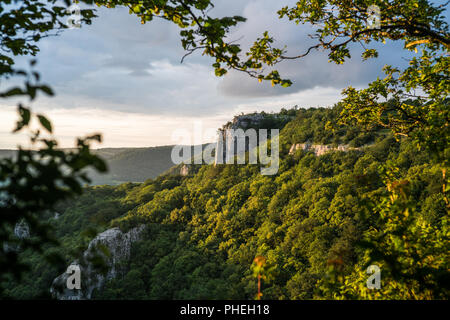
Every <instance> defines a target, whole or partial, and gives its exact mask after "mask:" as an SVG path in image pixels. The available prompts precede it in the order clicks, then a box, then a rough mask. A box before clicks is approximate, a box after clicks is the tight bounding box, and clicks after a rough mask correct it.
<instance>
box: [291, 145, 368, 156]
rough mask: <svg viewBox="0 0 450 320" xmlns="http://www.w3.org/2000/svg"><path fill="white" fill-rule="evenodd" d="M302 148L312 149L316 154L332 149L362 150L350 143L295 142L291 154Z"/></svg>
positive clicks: (305, 149)
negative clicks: (335, 144) (334, 145)
mask: <svg viewBox="0 0 450 320" xmlns="http://www.w3.org/2000/svg"><path fill="white" fill-rule="evenodd" d="M299 149H302V150H303V151H312V152H313V153H314V154H315V155H316V156H321V155H324V154H325V153H327V152H330V151H344V152H347V151H350V150H361V148H351V147H349V146H348V145H345V144H344V145H338V146H337V147H333V146H332V145H324V144H311V143H294V144H293V145H292V146H291V148H290V149H289V154H290V155H293V154H294V153H295V151H297V150H299Z"/></svg>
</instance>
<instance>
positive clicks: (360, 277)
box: [5, 105, 450, 299]
mask: <svg viewBox="0 0 450 320" xmlns="http://www.w3.org/2000/svg"><path fill="white" fill-rule="evenodd" d="M290 112H292V113H294V114H295V117H294V118H293V119H292V120H291V121H289V122H288V123H287V124H286V125H285V126H284V127H283V128H282V129H281V131H280V169H279V171H278V174H276V175H273V176H263V175H261V174H260V170H259V165H217V166H214V165H198V166H195V167H193V168H192V170H190V172H189V175H187V176H181V175H178V174H175V173H176V172H177V171H172V172H171V173H168V174H165V175H162V176H159V177H158V178H155V179H149V180H147V181H145V182H143V183H126V184H121V185H118V186H92V187H88V188H86V190H85V192H84V193H83V194H82V195H81V196H79V197H77V198H76V199H75V200H74V201H68V202H65V203H61V204H59V205H58V208H57V210H58V213H59V216H58V217H57V218H55V217H54V216H53V215H50V214H49V215H47V218H48V223H50V224H51V225H52V226H53V227H54V229H55V232H56V236H57V238H58V240H59V241H60V243H61V246H60V247H57V246H52V245H47V246H46V247H45V250H44V254H45V255H47V256H51V255H54V254H55V253H61V254H62V256H63V257H64V258H65V261H60V264H59V267H58V265H57V264H52V265H50V264H48V262H46V261H45V260H43V259H41V256H40V255H39V254H38V253H36V252H32V251H30V252H28V253H27V252H25V257H24V259H25V260H26V262H28V263H29V264H30V266H32V268H31V270H30V271H29V272H28V273H26V275H25V278H24V281H22V282H21V283H16V282H15V280H13V279H12V278H11V280H10V282H9V284H8V285H7V287H6V290H5V296H9V297H13V298H34V297H36V296H41V295H44V296H46V295H47V296H48V294H49V288H50V286H51V284H52V281H53V279H54V278H55V277H56V276H57V275H58V274H60V273H61V272H64V270H65V268H66V267H67V265H68V263H70V262H71V261H73V259H75V258H77V257H78V256H79V255H80V254H81V252H82V251H83V250H84V249H85V248H86V246H87V244H88V243H89V240H91V239H92V238H93V237H94V236H95V235H96V234H97V233H98V232H101V231H104V230H106V229H108V228H111V227H120V228H121V230H123V231H127V230H129V229H131V228H133V227H136V226H141V225H145V231H144V236H143V238H142V240H141V241H138V242H136V243H134V245H133V247H132V253H131V256H130V259H129V260H127V261H121V262H119V263H118V264H119V265H120V268H119V270H120V272H119V273H118V275H117V277H115V278H114V279H111V280H109V281H108V282H107V283H106V284H105V285H104V287H103V288H102V289H100V290H95V291H94V294H93V298H94V299H253V298H255V295H256V292H257V288H256V286H257V284H256V280H255V277H254V269H255V264H254V263H253V261H254V259H255V257H257V256H263V257H265V259H266V262H267V265H266V268H265V269H264V271H263V272H264V279H265V280H263V296H262V299H312V298H319V299H320V298H350V299H358V298H378V299H393V298H396V299H417V298H438V299H442V298H444V299H446V298H448V295H449V289H450V288H449V272H448V270H449V260H448V244H449V242H448V241H449V229H448V211H447V210H448V208H447V207H446V205H448V204H446V201H448V199H447V196H446V193H447V192H448V187H447V189H446V185H445V180H443V174H442V170H441V169H442V164H441V163H439V162H436V161H434V162H433V161H432V160H430V158H429V156H427V154H426V153H424V152H421V151H419V150H418V149H417V146H416V144H415V143H414V142H413V141H412V140H411V139H408V138H404V139H403V138H402V139H395V138H394V137H393V135H392V133H390V131H387V130H382V129H380V128H372V129H371V130H370V131H368V130H363V129H360V128H359V127H357V126H343V125H338V124H337V123H338V121H337V118H338V115H339V114H340V112H342V107H341V106H340V105H336V106H334V107H333V108H318V109H299V110H295V111H294V110H291V111H290ZM304 142H309V143H315V144H325V145H334V146H338V145H343V144H345V145H348V146H352V147H355V149H349V150H348V151H331V152H328V153H326V154H323V155H321V156H316V155H315V154H314V153H313V152H305V151H304V150H301V149H300V150H297V151H295V153H293V154H292V153H291V154H289V150H290V148H291V146H292V145H293V144H296V143H304ZM357 147H358V149H356V148H357ZM448 151H449V150H448V148H447V149H446V151H445V152H446V154H447V155H448ZM444 177H445V176H444ZM387 210H390V211H389V212H390V214H389V215H386V211H387ZM372 264H376V265H378V266H379V267H380V268H381V270H382V287H381V289H380V290H369V289H367V287H366V279H367V277H368V275H367V274H366V273H365V271H366V268H367V267H368V266H369V265H372Z"/></svg>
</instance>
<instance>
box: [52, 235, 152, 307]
mask: <svg viewBox="0 0 450 320" xmlns="http://www.w3.org/2000/svg"><path fill="white" fill-rule="evenodd" d="M143 230H144V226H139V227H137V228H134V229H131V230H130V231H128V232H127V233H123V232H122V231H120V229H119V228H112V229H108V230H106V231H104V232H102V233H100V234H99V235H97V236H96V237H95V238H94V239H93V240H92V241H91V242H90V243H89V246H88V248H87V249H86V251H85V252H84V253H83V257H82V259H81V260H82V261H77V260H76V261H74V262H72V263H71V265H74V266H78V267H79V268H80V271H81V289H79V290H77V289H72V290H70V289H68V288H67V280H68V278H69V277H70V276H71V274H68V273H63V274H61V275H60V276H58V277H57V278H55V279H54V280H53V284H52V287H51V289H50V292H51V293H52V295H53V296H54V297H55V298H57V299H59V300H84V299H90V298H91V296H92V292H93V291H94V289H99V288H101V287H102V286H103V284H104V283H105V281H107V280H110V279H113V278H115V277H116V276H117V273H118V271H119V270H118V269H119V266H118V263H119V262H121V261H126V260H128V259H129V258H130V253H131V245H132V243H133V242H135V241H138V240H140V239H141V236H142V232H143ZM99 258H100V259H101V260H103V264H102V265H103V268H102V271H104V272H103V273H102V272H100V270H99V267H98V259H99ZM96 262H97V264H96Z"/></svg>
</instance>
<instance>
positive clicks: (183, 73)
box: [0, 0, 406, 149]
mask: <svg viewBox="0 0 450 320" xmlns="http://www.w3.org/2000/svg"><path fill="white" fill-rule="evenodd" d="M214 3H215V8H214V9H213V10H212V11H211V14H212V15H215V16H223V15H241V16H244V17H245V18H247V21H246V22H245V23H242V24H240V25H238V26H237V27H236V28H234V29H233V30H232V32H231V34H230V36H229V37H230V39H233V40H235V39H239V43H241V45H242V47H243V48H244V49H245V48H246V47H248V46H249V45H250V44H251V43H253V41H254V40H255V39H256V38H257V37H258V36H261V35H262V33H263V32H264V31H265V30H269V31H270V33H271V35H273V36H274V37H275V39H276V40H277V42H276V45H277V46H280V47H282V46H284V45H286V46H287V48H288V53H291V54H295V53H300V52H303V51H304V50H305V49H307V48H308V47H309V45H310V44H311V43H312V42H311V39H309V38H308V34H309V33H311V31H312V29H310V27H308V26H305V25H300V26H299V25H296V24H295V23H292V22H289V21H287V20H280V19H278V15H277V13H276V12H277V10H278V9H280V8H281V7H282V6H283V5H289V4H293V3H295V1H291V0H284V1H273V0H219V1H215V2H214ZM97 15H98V18H95V19H94V20H93V23H92V25H83V26H82V28H80V29H70V30H66V31H64V32H63V33H62V34H61V35H60V36H57V37H49V38H45V39H44V40H42V41H41V42H40V43H39V46H40V48H41V51H40V53H39V54H38V55H37V60H38V64H37V67H36V69H37V71H39V72H40V73H41V77H42V81H43V82H44V83H46V84H49V85H50V86H51V87H52V88H53V90H54V91H55V93H56V96H54V97H44V96H39V97H38V99H37V100H35V101H33V102H32V103H31V104H29V103H27V105H30V106H31V107H32V109H33V110H34V111H36V112H40V113H43V114H45V115H47V116H48V117H49V118H50V119H51V120H52V122H53V126H54V128H55V131H54V134H55V137H56V138H57V139H58V141H59V142H60V146H61V147H72V146H74V140H75V137H77V136H83V135H86V134H91V133H97V132H100V133H102V135H103V143H102V144H101V145H96V146H95V147H96V148H105V147H150V146H157V145H172V144H177V143H179V142H180V141H176V140H174V132H175V131H177V130H180V128H181V129H186V130H193V128H194V127H195V126H196V125H197V126H198V124H199V123H201V125H202V126H203V128H204V129H205V130H206V129H211V128H213V129H217V128H219V127H221V126H222V125H223V124H225V123H226V122H227V121H229V120H231V119H232V118H233V116H234V115H237V114H240V113H241V112H244V113H247V112H254V111H266V112H277V111H279V110H280V109H281V108H283V107H284V108H289V107H293V106H295V105H298V106H299V107H318V106H323V107H327V106H332V105H333V104H334V103H336V102H338V101H339V100H340V98H341V91H342V89H343V88H345V87H347V86H350V85H351V86H354V87H357V88H362V87H364V86H365V85H367V83H369V82H370V81H373V80H374V79H376V77H377V76H380V77H381V76H382V72H381V68H382V66H383V65H385V64H395V65H401V64H402V63H404V59H402V57H403V58H404V57H405V55H406V53H405V51H404V50H402V45H401V44H393V43H387V44H385V45H378V47H379V48H380V49H382V50H381V51H380V56H379V58H378V59H372V60H369V61H366V62H363V61H362V60H361V58H360V52H361V49H360V48H357V47H355V51H354V53H353V55H352V56H353V58H352V59H351V60H350V61H348V62H346V63H345V64H343V65H339V66H338V65H335V64H331V63H328V59H327V55H326V54H325V53H323V52H317V51H316V52H312V54H310V55H309V56H307V57H306V58H304V59H302V60H295V61H289V62H283V63H281V64H280V65H279V66H278V68H277V69H278V70H279V71H280V73H281V75H282V77H284V78H289V79H291V80H292V81H293V85H292V86H291V87H290V88H280V87H271V85H270V83H262V84H260V83H258V82H257V81H255V80H254V79H251V78H249V77H248V76H246V75H244V74H242V73H239V72H234V71H231V72H229V73H228V74H227V75H226V76H224V77H222V78H217V77H215V76H214V70H213V68H212V67H211V64H212V63H213V62H214V61H213V60H212V58H210V57H206V56H202V55H201V54H200V53H195V54H193V55H191V56H189V57H188V58H187V59H186V60H185V61H184V62H183V63H182V64H181V63H180V61H181V58H182V56H183V55H184V51H183V49H182V47H181V43H180V38H179V31H180V30H179V29H178V28H177V27H176V26H175V25H173V24H171V23H169V22H167V21H163V20H161V19H155V21H153V22H151V23H147V24H144V25H142V24H141V23H140V21H139V19H138V18H137V17H136V16H133V15H130V14H129V13H128V9H126V8H114V9H106V8H100V9H98V11H97ZM29 59H30V58H29V57H24V58H21V59H19V64H21V63H22V64H23V65H26V64H27V61H28V60H29ZM15 105H16V102H15V101H8V100H6V101H5V100H2V101H1V102H0V148H1V149H14V148H16V147H17V146H18V145H19V144H21V145H23V146H28V142H27V137H26V135H24V134H11V130H12V129H13V127H14V124H15V121H16V120H17V114H16V107H15ZM202 139H203V141H192V143H198V142H209V141H210V139H211V138H210V137H208V136H206V135H205V137H204V138H202Z"/></svg>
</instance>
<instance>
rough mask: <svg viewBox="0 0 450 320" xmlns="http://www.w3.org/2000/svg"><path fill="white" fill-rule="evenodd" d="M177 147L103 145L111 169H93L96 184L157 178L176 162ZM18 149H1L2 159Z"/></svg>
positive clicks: (103, 153)
mask: <svg viewBox="0 0 450 320" xmlns="http://www.w3.org/2000/svg"><path fill="white" fill-rule="evenodd" d="M172 148H173V146H158V147H149V148H103V149H96V150H93V151H94V153H95V154H97V155H99V156H100V157H102V158H103V159H104V160H105V161H106V163H107V165H108V169H109V170H108V172H107V173H105V174H99V173H97V172H94V171H93V170H89V171H88V174H89V177H90V178H91V179H92V183H91V184H92V185H102V184H109V185H117V184H121V183H124V182H144V181H145V180H147V179H150V178H156V177H157V176H159V175H160V174H162V173H163V172H166V171H167V170H169V169H170V168H172V167H173V166H175V164H174V163H173V162H172V159H171V152H172ZM15 152H16V151H15V150H0V158H6V157H11V156H13V155H14V153H15Z"/></svg>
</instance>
